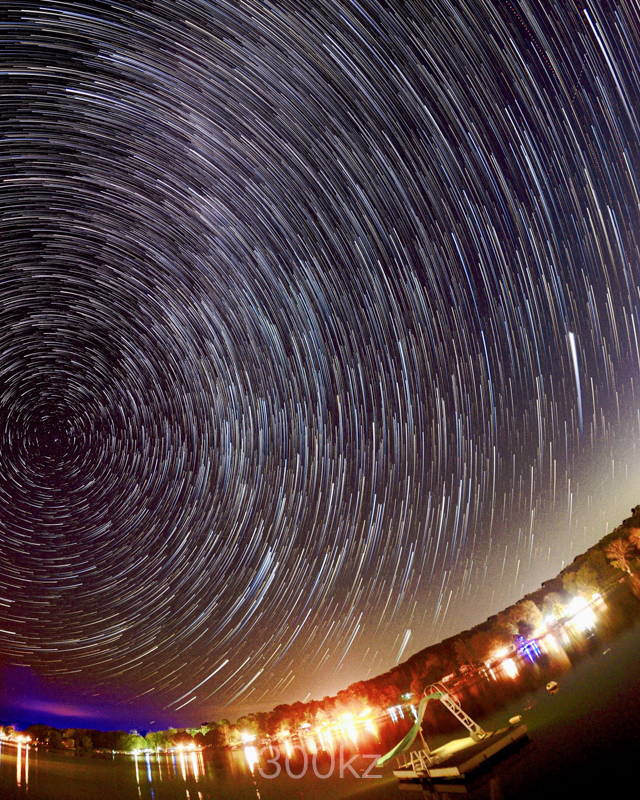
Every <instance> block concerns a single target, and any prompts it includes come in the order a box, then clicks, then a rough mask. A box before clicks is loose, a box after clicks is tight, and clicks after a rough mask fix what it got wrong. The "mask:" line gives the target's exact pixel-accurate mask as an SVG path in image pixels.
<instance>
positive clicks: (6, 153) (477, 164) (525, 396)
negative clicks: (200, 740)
mask: <svg viewBox="0 0 640 800" xmlns="http://www.w3.org/2000/svg"><path fill="white" fill-rule="evenodd" d="M5 9H6V10H7V14H6V17H5V20H6V21H5V23H3V27H2V33H1V35H2V51H1V52H2V56H1V58H2V71H3V75H4V76H5V79H4V88H3V90H2V97H1V102H2V107H1V109H2V117H1V122H2V139H1V144H0V177H1V179H2V184H1V187H2V188H1V194H0V203H1V205H2V230H1V239H0V278H1V283H0V302H1V305H0V337H1V341H0V436H1V450H0V628H1V629H2V631H1V632H0V652H1V653H2V654H3V657H4V659H5V661H10V662H11V663H18V664H25V665H27V666H29V667H30V668H31V669H33V670H36V671H38V672H39V673H41V674H43V675H49V676H54V677H56V676H57V678H58V679H59V680H66V681H69V682H73V681H74V680H76V679H78V676H84V677H85V678H86V677H89V678H90V680H91V681H92V682H93V684H94V687H103V688H104V690H105V691H112V690H113V691H121V692H125V690H126V691H130V693H131V694H134V693H137V692H138V691H139V692H140V693H143V692H148V693H150V695H151V697H152V698H153V702H155V703H157V705H158V707H159V708H160V707H166V708H169V709H170V710H171V712H172V713H173V712H175V713H176V714H178V712H179V710H180V708H181V707H185V712H186V711H189V712H191V711H193V713H194V714H197V715H201V714H205V713H209V711H211V710H215V709H221V708H223V707H229V708H233V707H234V706H237V705H238V704H242V703H245V704H248V705H249V706H250V705H251V704H254V705H255V704H259V703H266V704H268V705H269V704H270V705H271V706H272V705H274V704H275V703H276V702H282V701H283V700H287V701H291V700H293V699H296V698H302V697H304V695H305V694H307V693H308V692H310V693H312V694H314V695H315V696H322V694H328V693H330V692H335V691H336V690H337V689H339V688H342V687H344V686H346V685H347V683H349V682H351V681H353V680H355V679H358V678H363V677H365V676H366V675H367V674H368V675H372V674H375V673H376V672H379V671H383V670H384V669H388V668H389V667H390V666H391V665H392V664H393V663H395V662H396V660H397V659H398V658H400V657H401V656H402V654H403V652H404V654H405V655H408V654H409V653H410V652H411V651H415V650H417V649H418V648H419V647H421V646H425V645H426V644H428V643H430V642H432V641H434V640H436V639H438V638H441V637H442V636H443V635H446V634H451V633H454V632H455V631H457V630H459V629H461V628H463V627H465V626H468V625H471V624H473V623H475V622H478V621H480V620H481V619H483V618H484V617H485V616H487V615H488V614H489V613H493V612H494V611H496V610H498V609H499V608H501V607H503V606H504V605H506V604H507V603H508V602H513V601H514V600H516V599H518V597H520V596H521V594H522V593H523V592H524V591H527V590H532V589H534V588H536V587H537V585H538V584H539V583H540V581H541V580H544V579H545V578H547V577H550V576H551V575H552V574H555V572H557V571H558V570H559V569H560V568H561V566H562V564H563V563H564V562H565V561H566V560H568V559H570V558H572V557H573V556H574V555H575V554H576V553H577V552H580V551H581V550H582V549H585V547H586V546H588V545H589V544H591V543H592V542H593V541H595V540H596V539H597V538H599V537H600V536H601V535H602V534H603V533H604V532H605V529H604V526H605V525H606V517H605V516H604V513H605V512H603V511H602V509H601V507H600V505H599V504H600V502H601V500H602V497H604V496H605V495H606V496H607V497H608V496H609V495H611V494H612V493H615V491H618V490H620V491H621V487H622V485H623V478H624V480H628V481H633V480H634V479H637V474H636V473H634V472H633V459H631V462H630V463H631V474H630V473H629V471H628V464H627V465H626V467H625V469H626V470H627V471H626V472H624V470H623V472H624V475H623V476H622V477H621V473H620V469H621V468H620V466H618V474H617V476H616V464H618V465H619V464H621V463H622V462H620V458H621V455H620V448H621V447H623V446H630V445H633V442H634V441H635V439H637V437H638V400H637V398H636V396H635V394H634V386H635V384H637V381H638V378H639V375H638V372H639V362H640V344H639V339H640V330H639V328H640V320H639V319H638V310H639V308H638V306H639V299H640V298H639V287H640V270H639V264H638V257H639V244H640V213H639V208H640V197H639V185H638V174H639V173H638V166H639V165H640V153H639V145H638V143H639V142H640V130H639V125H638V111H637V110H638V108H640V83H639V77H640V69H639V66H640V65H639V63H638V56H637V54H638V53H639V52H640V34H639V32H640V19H639V18H638V11H637V7H636V6H635V5H634V4H633V3H631V2H627V0H620V2H610V3H603V4H598V5H597V6H596V5H593V4H591V3H587V4H585V5H577V4H575V3H573V2H568V0H567V2H560V3H556V4H554V5H553V6H550V5H549V4H548V3H543V2H540V3H525V2H520V1H519V0H514V1H513V2H494V3H490V2H482V1H481V0H476V2H473V3H470V2H465V0H459V2H455V3H454V2H451V3H449V2H437V3H436V2H422V1H421V2H419V3H414V2H405V3H400V2H395V0H392V1H391V2H388V3H387V2H385V3H383V2H370V1H369V0H366V1H365V2H362V3H355V2H346V0H345V1H344V2H343V0H337V1H334V0H332V1H331V2H326V3H325V2H320V1H319V2H313V3H302V2H298V3H294V2H289V1H288V0H286V1H285V2H273V3H271V2H253V0H248V2H242V3H240V2H232V3H227V2H224V1H221V2H216V3H207V2H198V1H197V0H192V1H191V2H162V1H161V2H156V3H147V4H142V5H140V6H135V5H128V4H121V3H106V2H105V3H88V4H84V3H76V2H74V3H66V2H59V0H54V1H53V2H51V3H48V4H46V5H43V6H41V5H39V4H34V3H32V2H26V3H21V4H15V3H11V2H9V3H6V4H5ZM634 382H635V383H634ZM616 459H617V461H616ZM606 476H609V477H608V478H607V477H606ZM616 480H617V482H616ZM607 481H609V482H607ZM612 481H613V486H614V487H617V488H615V489H612V488H611V485H612V483H611V482H612ZM636 483H637V480H636ZM598 486H600V487H604V488H602V490H601V493H600V495H598V494H597V492H596V491H595V490H593V487H596V488H597V487H598ZM590 487H591V488H590ZM594 492H595V493H594ZM598 498H600V500H599V499H598ZM634 500H635V501H637V497H635V498H634ZM624 502H627V501H626V500H625V501H624ZM626 511H628V509H627V507H626V505H625V506H624V510H621V509H620V508H619V507H616V508H615V510H614V511H613V512H611V513H613V516H609V519H613V520H614V521H615V520H618V519H622V517H623V516H624V514H625V512H626ZM607 513H610V512H607ZM580 514H582V518H581V517H580ZM118 687H119V688H118ZM122 696H124V694H123V695H122ZM180 713H184V712H180ZM203 718H204V717H203Z"/></svg>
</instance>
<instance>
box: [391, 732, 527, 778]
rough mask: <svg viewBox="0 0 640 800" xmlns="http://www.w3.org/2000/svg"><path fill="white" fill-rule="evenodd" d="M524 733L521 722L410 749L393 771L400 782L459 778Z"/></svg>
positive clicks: (520, 737)
mask: <svg viewBox="0 0 640 800" xmlns="http://www.w3.org/2000/svg"><path fill="white" fill-rule="evenodd" d="M526 735H527V726H526V725H525V724H523V723H521V724H517V725H509V726H508V727H505V728H500V729H499V730H497V731H492V732H488V733H486V735H485V736H484V737H483V738H482V739H481V740H480V741H477V740H476V739H474V738H472V737H471V736H466V737H464V738H462V739H454V740H453V741H451V742H447V744H445V745H443V746H442V747H439V748H437V749H436V750H431V751H430V752H427V750H414V751H412V752H410V753H406V754H405V757H404V760H403V761H402V762H401V763H400V764H399V765H398V767H397V768H396V769H394V770H393V774H394V775H395V777H396V778H397V779H398V780H399V781H400V782H407V781H409V782H420V783H421V782H422V781H425V780H427V781H433V780H440V781H442V780H444V781H447V780H454V781H455V780H459V779H461V778H464V777H466V776H467V775H468V774H469V773H470V772H473V770H475V769H477V768H478V767H480V766H481V765H482V764H484V763H485V762H486V761H488V760H489V759H490V758H492V757H493V756H495V755H496V754H497V753H499V752H500V751H501V750H504V749H505V748H507V747H509V745H511V744H513V743H514V742H517V741H518V740H520V739H523V738H524V737H525V736H526Z"/></svg>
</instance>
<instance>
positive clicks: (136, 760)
mask: <svg viewBox="0 0 640 800" xmlns="http://www.w3.org/2000/svg"><path fill="white" fill-rule="evenodd" d="M133 763H134V764H135V765H136V785H137V787H138V797H139V798H142V790H141V789H140V771H139V770H138V755H137V754H136V755H134V757H133Z"/></svg>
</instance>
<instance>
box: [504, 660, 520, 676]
mask: <svg viewBox="0 0 640 800" xmlns="http://www.w3.org/2000/svg"><path fill="white" fill-rule="evenodd" d="M502 666H503V668H504V671H505V672H506V673H507V675H508V676H509V677H510V678H515V677H516V675H517V674H518V666H517V664H516V662H515V661H514V660H513V659H512V658H507V659H505V660H504V661H503V662H502Z"/></svg>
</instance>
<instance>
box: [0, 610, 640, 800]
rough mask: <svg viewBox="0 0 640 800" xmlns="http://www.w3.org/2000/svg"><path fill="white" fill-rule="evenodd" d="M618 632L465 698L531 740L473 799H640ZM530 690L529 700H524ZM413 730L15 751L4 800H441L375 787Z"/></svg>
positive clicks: (571, 639) (628, 653) (628, 641)
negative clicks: (223, 743)
mask: <svg viewBox="0 0 640 800" xmlns="http://www.w3.org/2000/svg"><path fill="white" fill-rule="evenodd" d="M616 613H617V612H616ZM607 626H609V627H608V628H607ZM613 627H615V626H613ZM607 631H608V633H607ZM612 631H613V628H612V623H611V621H610V619H609V615H608V614H607V613H606V612H603V613H601V614H600V619H599V622H598V626H597V627H596V628H595V629H592V630H585V631H583V632H582V634H581V635H577V634H576V635H573V636H569V635H568V634H565V640H564V641H557V642H555V643H554V642H551V643H549V642H547V645H546V648H547V650H548V653H547V654H545V657H544V658H542V659H540V658H537V657H535V658H532V659H530V660H526V659H524V660H520V661H518V663H517V664H516V665H515V671H514V665H511V666H510V665H509V664H507V665H503V667H502V669H501V671H500V673H499V674H497V675H494V676H493V677H491V676H489V677H488V678H485V679H483V680H482V681H479V682H478V683H476V684H475V685H471V686H468V687H465V688H464V689H462V690H460V697H461V700H462V705H463V708H465V710H467V711H468V712H469V713H470V714H471V715H472V716H473V717H474V718H476V719H477V720H478V721H479V722H480V724H482V725H483V727H484V728H485V729H487V730H491V729H495V728H496V727H499V726H500V725H502V724H504V723H505V721H506V720H507V719H509V717H511V716H513V715H515V714H522V716H523V720H524V721H525V722H526V723H527V725H528V728H529V741H528V742H527V743H525V744H524V746H522V747H521V748H519V749H518V750H517V751H516V752H515V753H513V754H511V755H510V756H509V757H508V758H507V759H505V760H504V761H502V762H501V763H499V764H497V765H496V766H495V767H493V768H492V769H491V770H489V771H486V772H484V773H482V774H481V775H480V776H478V777H477V778H475V779H474V780H473V781H471V782H469V783H468V784H467V786H466V789H467V793H468V796H469V797H471V798H475V800H501V799H502V800H510V798H514V800H515V798H518V800H521V798H534V797H535V798H555V797H565V796H567V797H571V798H574V797H576V798H592V797H593V798H596V797H615V798H624V797H636V796H637V789H630V788H627V778H628V777H629V775H631V776H632V780H633V775H634V767H635V763H636V762H635V758H636V757H637V755H636V754H637V752H638V749H639V746H640V625H635V626H634V627H632V628H631V629H628V630H627V631H626V632H624V633H623V634H622V635H620V636H618V637H617V638H615V639H611V635H612ZM561 638H562V637H559V639H561ZM550 675H554V676H556V679H557V680H558V683H559V684H560V691H559V692H558V693H557V694H555V695H550V694H548V693H547V692H546V691H545V689H544V688H542V689H537V690H529V691H527V690H526V687H527V686H528V685H531V686H532V685H533V682H536V683H539V681H541V680H545V679H546V678H547V677H549V676H550ZM523 687H524V689H525V691H524V694H520V695H519V696H515V695H517V694H518V692H522V691H523ZM510 696H511V697H512V700H511V701H510V702H509V700H508V698H509V697H510ZM505 698H506V699H507V702H506V704H505V702H504V701H505ZM499 701H502V703H501V707H500V708H498V706H499V705H500V702H499ZM433 705H435V704H433ZM438 708H440V706H439V705H438ZM408 725H409V720H404V721H400V723H399V724H398V725H397V726H396V728H395V730H389V728H390V726H391V723H390V722H389V723H387V725H386V726H381V725H378V726H377V727H373V728H372V729H370V730H369V731H363V732H361V733H359V734H357V735H354V737H352V738H351V740H350V737H349V736H348V735H347V734H345V735H343V736H342V737H341V738H339V739H338V738H336V739H334V740H333V741H332V742H330V743H327V742H325V743H319V742H317V741H312V740H309V741H307V742H306V746H305V748H303V747H302V746H301V745H300V746H298V747H297V748H291V749H290V750H289V752H288V753H287V752H286V751H285V750H284V748H283V752H282V753H281V758H280V759H279V760H277V759H276V758H275V755H274V753H272V752H269V751H266V750H265V751H263V752H262V753H260V752H259V751H258V750H257V749H254V748H244V749H239V750H236V751H226V750H223V751H214V752H206V751H205V752H202V753H200V752H184V753H171V754H157V755H156V754H146V755H145V754H139V755H138V756H126V755H117V756H115V757H111V756H108V757H98V756H95V755H94V756H87V755H84V756H80V755H75V754H74V753H73V752H68V751H63V752H59V751H58V752H54V751H47V750H44V749H42V748H40V749H36V748H34V747H29V748H26V747H24V746H23V747H17V746H16V745H15V744H6V743H4V744H3V745H2V747H1V749H0V798H1V800H14V798H31V800H89V799H91V800H93V798H95V799H96V800H103V799H104V800H174V799H176V800H177V799H178V798H179V800H185V799H186V800H209V799H210V798H229V799H230V800H240V799H241V798H243V799H244V798H247V800H248V799H249V798H251V799H252V800H254V799H255V798H259V800H279V799H282V800H293V798H301V799H302V798H304V800H339V799H340V798H361V799H362V800H388V799H389V798H395V800H398V799H399V798H402V797H406V796H407V794H405V792H409V791H411V792H415V794H413V796H416V797H420V796H424V797H432V796H434V795H432V794H431V793H430V792H429V791H423V790H422V789H421V788H420V787H416V788H415V789H414V790H408V789H402V788H401V787H399V785H398V783H397V782H396V780H395V778H394V777H393V774H392V769H393V765H391V764H390V765H387V766H386V767H385V768H384V769H382V770H378V769H376V768H375V767H373V769H371V771H370V774H369V776H365V775H364V773H365V771H366V770H367V768H369V767H370V766H371V761H372V759H371V758H367V757H366V756H368V755H371V756H373V755H376V754H380V753H383V752H385V751H386V749H387V748H388V746H390V745H391V744H394V743H395V741H396V740H397V739H399V738H401V736H402V735H403V734H404V732H405V731H406V729H407V727H408ZM426 727H428V726H426ZM464 733H465V732H464V731H462V730H460V731H455V735H463V734H464ZM354 740H355V741H354ZM429 741H430V744H432V745H437V744H438V737H435V738H433V739H432V738H431V736H429ZM331 752H332V753H333V755H330V753H331ZM372 776H380V777H372ZM439 796H442V797H447V794H444V795H439ZM450 796H451V797H453V795H450ZM455 796H458V795H455Z"/></svg>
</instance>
